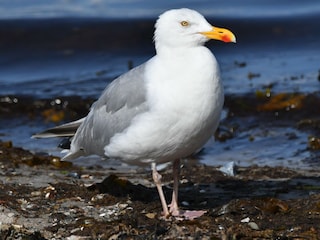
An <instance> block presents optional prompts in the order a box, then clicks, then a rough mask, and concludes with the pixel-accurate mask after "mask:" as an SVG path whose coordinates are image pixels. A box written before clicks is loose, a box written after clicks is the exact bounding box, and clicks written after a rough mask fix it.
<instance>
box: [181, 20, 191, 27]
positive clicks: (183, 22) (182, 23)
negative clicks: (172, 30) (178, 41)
mask: <svg viewBox="0 0 320 240" xmlns="http://www.w3.org/2000/svg"><path fill="white" fill-rule="evenodd" d="M180 24H181V26H183V27H187V26H189V22H187V21H182V22H180Z"/></svg>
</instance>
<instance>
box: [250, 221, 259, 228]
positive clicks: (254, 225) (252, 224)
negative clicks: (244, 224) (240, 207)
mask: <svg viewBox="0 0 320 240" xmlns="http://www.w3.org/2000/svg"><path fill="white" fill-rule="evenodd" d="M248 226H249V227H250V228H251V229H253V230H259V226H258V225H257V224H256V223H255V222H249V223H248Z"/></svg>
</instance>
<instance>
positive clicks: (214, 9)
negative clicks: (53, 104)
mask: <svg viewBox="0 0 320 240" xmlns="http://www.w3.org/2000/svg"><path fill="white" fill-rule="evenodd" d="M179 7H189V8H193V9H196V10H198V11H200V12H201V13H203V14H204V15H205V16H206V18H207V19H208V21H209V22H210V23H212V24H213V25H216V26H221V27H227V28H229V29H231V30H232V31H233V32H234V33H235V35H236V36H237V44H224V43H220V42H213V41H211V42H210V43H209V44H208V47H209V48H210V49H211V50H212V51H213V52H214V54H215V55H216V57H217V59H218V61H219V63H220V66H221V70H222V76H223V79H224V85H225V91H226V94H227V95H232V94H250V93H254V92H256V91H257V90H262V91H264V90H265V89H266V88H271V90H272V91H273V92H305V93H314V92H319V90H320V83H319V81H318V76H319V71H320V40H319V39H320V2H319V1H318V0H313V1H311V0H310V1H298V0H295V1H292V0H287V1H279V0H277V1H275V0H273V1H270V0H269V1H254V0H247V1H241V2H240V1H236V0H229V1H209V0H208V1H157V2H151V1H139V0H134V1H121V3H120V2H119V1H100V0H92V1H62V0H61V1H49V0H46V1H44V0H41V1H40V0H32V1H18V0H10V1H9V0H6V1H0V96H4V95H16V96H19V95H29V96H33V97H37V98H54V97H57V96H70V95H76V96H82V97H89V96H90V97H95V98H96V97H98V96H99V94H100V93H101V91H102V90H103V89H104V87H105V86H106V85H107V84H108V83H109V82H110V81H111V80H112V79H114V78H115V77H116V76H118V75H120V74H121V73H123V72H125V71H127V70H128V68H129V67H130V66H131V65H133V66H136V65H139V64H140V63H142V62H144V61H145V60H147V59H148V58H150V57H151V56H152V55H154V49H153V43H152V35H153V25H154V22H155V19H156V17H157V16H158V15H159V14H160V13H162V12H163V11H165V10H166V9H170V8H179ZM1 118H2V120H1V122H2V123H1V124H2V126H0V133H1V134H2V135H4V136H3V137H2V139H11V140H13V141H14V143H15V144H17V145H20V146H24V147H25V148H29V149H46V150H47V149H49V148H50V149H55V144H56V142H55V140H53V141H52V142H50V144H51V145H50V144H47V145H45V144H44V142H41V144H43V145H40V143H39V142H34V140H30V139H29V138H28V136H29V135H30V134H31V133H32V132H36V131H37V130H38V129H41V128H44V127H45V126H39V125H33V124H32V123H30V122H28V120H27V119H24V120H23V119H19V120H15V121H8V122H6V121H7V120H6V119H5V118H3V117H2V116H1ZM4 126H6V127H4ZM253 131H254V130H253ZM257 131H258V130H257ZM284 131H286V129H275V130H274V132H275V134H274V135H271V136H270V138H261V139H260V140H259V141H256V142H255V144H256V146H254V147H253V148H252V149H256V148H259V147H262V146H266V145H267V146H269V145H270V148H269V149H271V150H270V151H271V153H270V154H271V155H272V156H274V155H277V154H283V155H284V156H283V157H284V158H287V159H290V161H293V162H294V161H295V160H297V159H301V158H303V157H304V155H301V156H300V155H298V156H296V159H295V158H293V157H292V156H291V155H290V154H289V155H286V153H283V152H282V151H281V149H283V148H287V147H288V146H286V141H285V139H282V140H281V136H282V135H281V134H282V133H283V132H284ZM292 131H297V133H296V134H297V135H298V136H301V139H305V138H306V137H307V136H306V134H305V133H300V132H299V131H298V130H292ZM277 134H278V135H277ZM279 136H280V137H279ZM274 138H275V139H278V140H279V139H280V140H279V141H280V142H279V143H281V144H279V145H277V148H276V147H274V148H272V143H273V141H274ZM50 141H51V140H50ZM232 141H235V144H239V147H238V148H237V149H236V150H235V151H234V152H227V153H226V152H224V151H223V149H224V147H225V146H224V145H223V144H212V145H209V148H208V150H209V151H208V155H207V156H206V157H205V159H208V158H209V159H211V157H212V155H214V154H218V155H219V156H220V157H219V159H221V161H219V162H218V163H219V164H220V163H221V162H225V161H226V160H228V161H229V160H230V161H236V159H234V156H237V155H238V153H239V151H240V152H242V153H243V151H244V150H241V148H243V149H246V148H247V145H246V144H247V142H246V141H245V142H242V140H241V137H240V138H237V139H233V140H232ZM43 146H46V147H43ZM281 147H282V148H281ZM217 148H218V149H217ZM247 150H248V149H246V151H247ZM247 152H248V153H247V155H245V156H246V158H248V159H249V160H248V161H247V162H246V163H245V164H252V163H257V164H270V165H274V163H272V162H270V161H272V160H270V158H272V157H270V156H271V155H268V154H267V153H264V154H258V153H257V152H256V151H255V150H252V151H250V150H248V151H247ZM288 152H289V151H288ZM228 154H229V155H228ZM303 154H306V153H305V152H304V153H303ZM226 155H228V156H226ZM231 155H232V156H231ZM247 156H249V157H247ZM206 161H207V160H206ZM297 161H298V160H297ZM209 162H210V160H209ZM283 164H284V165H289V163H288V162H284V163H283Z"/></svg>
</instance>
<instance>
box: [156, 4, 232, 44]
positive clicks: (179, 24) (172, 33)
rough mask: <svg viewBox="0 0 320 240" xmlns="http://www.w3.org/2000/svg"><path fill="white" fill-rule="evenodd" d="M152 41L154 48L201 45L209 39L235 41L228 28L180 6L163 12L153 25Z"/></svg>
mask: <svg viewBox="0 0 320 240" xmlns="http://www.w3.org/2000/svg"><path fill="white" fill-rule="evenodd" d="M155 29H156V30H155V33H154V41H155V45H156V48H157V49H158V47H160V46H167V47H173V48H175V47H190V46H197V45H203V44H204V43H205V42H206V41H208V40H210V39H216V40H220V41H224V42H236V38H235V36H234V34H233V33H232V32H231V31H229V30H228V29H224V28H218V27H214V26H212V25H211V24H209V23H208V22H207V20H206V19H205V18H204V17H203V16H202V15H201V14H200V13H198V12H197V11H194V10H191V9H187V8H182V9H173V10H169V11H166V12H164V13H163V14H161V15H160V16H159V19H158V20H157V22H156V25H155Z"/></svg>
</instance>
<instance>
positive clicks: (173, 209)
mask: <svg viewBox="0 0 320 240" xmlns="http://www.w3.org/2000/svg"><path fill="white" fill-rule="evenodd" d="M179 177H180V159H177V160H175V161H174V162H173V191H172V201H171V204H170V205H169V206H170V213H171V214H172V216H179V214H180V213H179V207H178V189H179Z"/></svg>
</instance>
